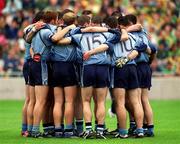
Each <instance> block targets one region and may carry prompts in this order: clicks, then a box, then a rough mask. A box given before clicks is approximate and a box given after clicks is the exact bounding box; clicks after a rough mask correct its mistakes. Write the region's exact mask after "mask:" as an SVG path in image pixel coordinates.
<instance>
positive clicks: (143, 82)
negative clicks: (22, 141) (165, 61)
mask: <svg viewBox="0 0 180 144" xmlns="http://www.w3.org/2000/svg"><path fill="white" fill-rule="evenodd" d="M102 25H103V26H102ZM148 37H149V36H148V33H147V32H146V31H145V29H144V28H143V27H142V26H141V24H138V23H137V19H136V16H134V15H132V14H128V15H125V16H122V15H121V13H120V12H118V11H115V12H113V13H112V15H111V16H109V17H107V18H105V19H104V20H103V21H102V19H101V17H100V16H92V13H91V11H88V10H85V11H83V13H82V15H81V16H78V17H77V16H76V15H75V14H74V12H73V11H71V10H68V9H66V10H64V11H63V12H61V13H60V12H53V11H45V12H42V11H40V12H38V13H37V14H36V16H35V18H34V23H33V24H31V25H29V26H28V27H26V28H25V29H24V40H25V41H26V43H25V47H26V51H25V63H24V67H23V74H24V78H25V82H26V94H27V95H26V99H25V103H24V107H23V116H22V131H21V135H22V136H24V137H34V138H39V137H56V138H62V137H63V138H73V137H82V138H84V139H89V138H101V139H106V138H107V137H115V138H128V137H136V138H141V137H144V136H148V137H153V136H154V125H153V112H152V108H151V105H150V104H149V100H148V90H149V89H150V87H151V69H150V64H151V62H152V60H153V58H154V56H155V55H156V47H155V46H154V45H153V44H152V43H151V42H150V40H149V38H148ZM108 91H109V92H110V95H111V98H112V108H111V113H112V112H113V113H114V114H116V117H117V129H115V130H113V131H108V129H107V127H106V123H105V114H106V111H105V102H106V96H107V93H108ZM91 99H93V101H94V110H93V112H94V116H95V125H94V126H93V125H92V115H93V114H92V111H91ZM126 111H128V114H129V118H130V127H129V128H127V126H126V119H127V113H126ZM41 121H42V124H43V133H41V132H40V123H41ZM93 123H94V122H93ZM84 125H85V127H84Z"/></svg>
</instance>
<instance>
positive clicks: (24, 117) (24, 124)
mask: <svg viewBox="0 0 180 144" xmlns="http://www.w3.org/2000/svg"><path fill="white" fill-rule="evenodd" d="M25 95H26V97H25V102H24V105H23V108H22V131H21V134H22V135H24V134H25V132H26V131H27V124H28V121H27V109H28V104H29V101H30V95H29V85H25ZM25 136H26V134H25Z"/></svg>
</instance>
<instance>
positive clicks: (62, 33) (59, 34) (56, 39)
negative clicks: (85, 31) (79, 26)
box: [51, 24, 76, 42]
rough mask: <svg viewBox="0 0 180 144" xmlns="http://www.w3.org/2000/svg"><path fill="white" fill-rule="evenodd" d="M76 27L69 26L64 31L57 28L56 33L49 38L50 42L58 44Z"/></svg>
mask: <svg viewBox="0 0 180 144" xmlns="http://www.w3.org/2000/svg"><path fill="white" fill-rule="evenodd" d="M75 27H76V26H75V25H74V24H72V25H69V26H67V27H65V28H64V29H62V28H61V27H58V30H57V32H56V33H55V34H54V35H53V36H52V37H51V40H52V41H53V42H59V41H60V40H61V39H63V37H64V36H65V35H66V34H67V33H68V32H69V31H70V30H71V29H73V28H75Z"/></svg>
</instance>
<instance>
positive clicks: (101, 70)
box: [81, 65, 110, 88]
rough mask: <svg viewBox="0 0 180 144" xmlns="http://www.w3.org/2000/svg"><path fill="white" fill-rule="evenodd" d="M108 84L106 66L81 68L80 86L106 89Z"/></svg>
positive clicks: (107, 68)
mask: <svg viewBox="0 0 180 144" xmlns="http://www.w3.org/2000/svg"><path fill="white" fill-rule="evenodd" d="M109 82H110V77H109V66H108V65H85V66H84V67H83V68H82V75H81V86H82V87H89V86H93V87H94V88H104V87H108V86H109Z"/></svg>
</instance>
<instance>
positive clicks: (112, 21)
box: [105, 16, 118, 28]
mask: <svg viewBox="0 0 180 144" xmlns="http://www.w3.org/2000/svg"><path fill="white" fill-rule="evenodd" d="M105 23H106V25H108V26H109V27H110V28H117V26H118V20H117V19H116V18H115V17H114V16H110V17H108V18H107V19H106V21H105Z"/></svg>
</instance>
